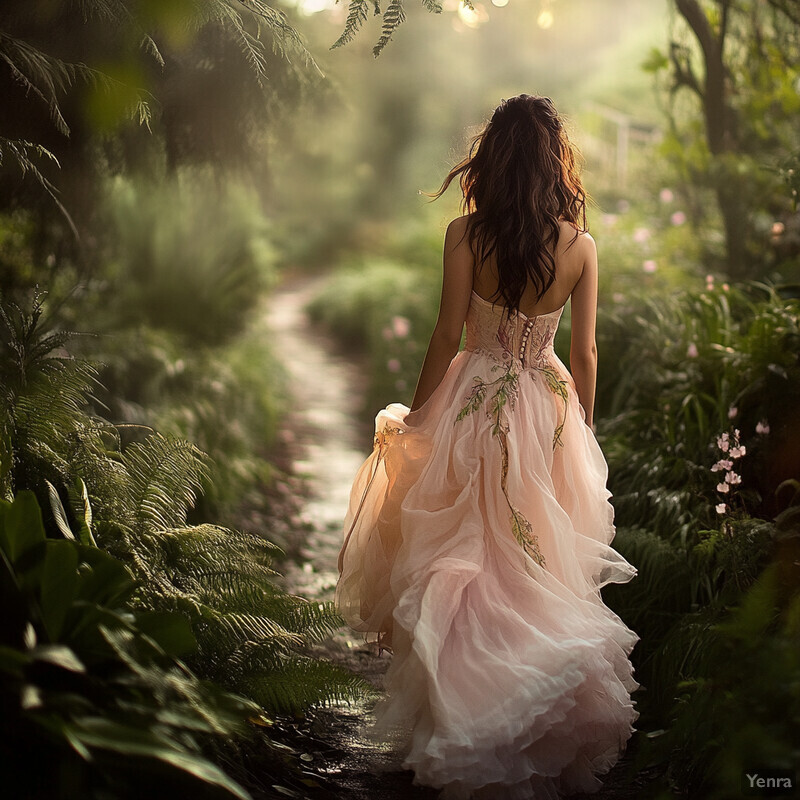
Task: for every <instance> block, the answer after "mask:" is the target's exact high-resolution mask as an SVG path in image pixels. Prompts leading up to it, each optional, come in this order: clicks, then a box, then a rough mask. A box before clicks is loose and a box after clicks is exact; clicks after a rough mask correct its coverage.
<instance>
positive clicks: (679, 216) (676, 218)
mask: <svg viewBox="0 0 800 800" xmlns="http://www.w3.org/2000/svg"><path fill="white" fill-rule="evenodd" d="M669 221H670V222H671V223H672V224H673V225H683V223H684V222H686V214H684V213H683V211H676V212H675V213H674V214H673V215H672V216H671V217H670V218H669Z"/></svg>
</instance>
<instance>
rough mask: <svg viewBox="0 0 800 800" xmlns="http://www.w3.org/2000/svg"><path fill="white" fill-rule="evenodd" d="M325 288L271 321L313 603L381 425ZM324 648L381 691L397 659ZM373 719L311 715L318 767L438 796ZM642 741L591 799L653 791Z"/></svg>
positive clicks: (345, 647) (367, 789)
mask: <svg viewBox="0 0 800 800" xmlns="http://www.w3.org/2000/svg"><path fill="white" fill-rule="evenodd" d="M318 287H319V282H318V281H316V280H304V281H302V282H299V283H294V284H291V283H290V284H288V285H286V286H285V287H284V288H282V289H281V290H280V291H279V292H277V293H276V294H275V295H274V296H273V298H272V302H271V304H270V309H271V310H270V314H269V324H270V328H271V330H272V333H273V346H274V349H275V352H276V353H277V354H279V356H280V358H281V360H282V361H283V363H284V365H285V368H286V370H287V372H288V376H289V382H290V390H291V392H292V396H293V403H292V411H291V413H290V414H289V415H288V417H287V418H286V419H285V421H284V430H283V431H282V434H281V436H282V438H283V440H284V443H285V445H286V450H287V452H288V453H290V454H292V455H293V457H292V459H291V461H292V463H291V465H290V466H291V469H292V471H293V472H294V473H295V474H296V475H297V476H298V477H299V478H300V479H301V480H302V482H303V485H304V486H305V490H306V491H305V495H306V496H305V498H304V499H303V501H302V505H301V508H300V511H299V521H300V523H301V529H302V530H305V531H307V536H306V537H305V539H304V541H303V542H301V543H298V545H297V549H296V552H295V553H294V554H293V555H294V556H295V558H296V563H288V564H286V565H285V566H284V567H283V572H284V575H285V585H286V588H288V589H289V591H291V592H293V593H296V594H300V595H303V596H305V597H308V598H310V599H315V600H332V599H333V591H334V587H335V585H336V578H337V570H336V561H337V557H338V553H339V547H340V544H341V538H342V528H341V526H342V520H343V517H344V513H345V509H346V507H347V502H348V498H349V492H350V486H351V483H352V480H353V477H354V475H355V472H356V470H357V469H358V467H359V466H360V464H361V463H362V461H363V460H364V458H365V456H366V454H367V452H368V451H369V448H370V447H371V438H372V431H371V430H370V429H368V428H366V427H365V425H364V423H363V422H361V421H360V420H359V417H358V411H359V403H360V398H361V397H362V391H363V388H364V386H365V375H364V369H363V368H360V367H359V364H358V362H357V360H356V359H355V358H354V357H352V356H350V355H348V354H343V353H340V352H337V350H336V348H335V347H334V346H333V345H332V343H331V342H330V341H328V340H327V339H326V338H325V336H324V335H323V334H322V333H321V332H320V331H318V330H316V329H314V328H313V327H312V326H311V325H310V324H309V322H308V320H307V319H306V316H305V314H304V311H303V309H304V307H305V305H306V303H307V302H308V301H309V300H310V299H311V298H312V297H313V296H314V293H315V292H316V291H317V289H318ZM317 653H318V655H320V656H322V657H324V658H328V659H331V660H333V661H335V662H337V663H340V664H342V665H344V666H346V667H347V668H348V669H350V670H352V671H354V672H357V673H358V674H360V675H362V676H363V677H364V678H365V679H366V680H368V681H370V683H372V684H373V685H374V686H375V687H376V688H378V689H379V690H380V689H381V688H382V679H383V675H384V673H385V671H386V668H387V667H388V663H389V662H388V658H389V657H388V656H387V655H385V654H384V656H383V657H379V656H377V655H376V654H375V652H374V650H373V649H372V648H370V647H368V646H365V645H364V644H363V641H362V640H361V639H360V638H358V636H357V635H356V634H354V633H352V632H350V631H348V630H341V631H339V632H337V633H336V634H335V635H334V636H332V637H330V638H329V639H328V640H326V641H325V642H323V643H321V644H320V645H319V646H318V648H317ZM370 718H371V711H370V705H369V704H360V705H354V706H345V707H337V708H334V709H330V710H322V711H319V712H315V713H314V715H313V717H312V718H311V719H310V720H309V723H308V726H307V729H306V731H305V733H306V735H307V736H308V737H309V740H310V741H313V742H315V743H316V745H317V746H316V749H315V751H314V754H313V758H314V763H312V764H311V765H310V766H311V768H312V771H313V772H315V773H316V774H317V775H319V776H320V779H321V780H322V782H323V784H324V785H325V786H326V787H328V788H329V789H330V790H331V792H332V795H333V796H334V797H336V798H343V799H345V800H428V799H429V798H435V797H437V795H438V792H436V791H433V790H430V789H423V788H419V787H414V786H413V785H412V774H411V773H409V772H406V771H403V770H402V769H401V767H400V757H399V755H398V754H397V753H395V752H392V750H391V748H390V747H388V746H383V747H382V746H380V745H378V744H375V743H372V742H370V741H368V740H367V739H366V738H365V737H364V736H363V726H364V724H365V723H368V722H369V720H370ZM635 745H636V742H635V740H633V741H632V742H631V746H629V748H628V753H626V755H625V758H624V759H622V760H621V761H620V763H619V764H618V765H617V766H616V767H615V769H614V770H612V772H611V773H610V774H609V775H608V776H607V778H606V781H605V784H604V786H603V788H602V790H601V791H600V792H599V793H597V794H594V795H591V798H592V800H622V799H623V798H631V800H632V799H633V798H640V797H644V796H645V792H644V787H645V785H646V783H647V782H648V781H647V780H646V778H647V777H649V778H652V777H653V776H652V774H651V775H649V776H645V775H641V776H640V777H639V779H638V780H636V781H635V784H634V785H631V783H630V781H627V780H625V773H626V772H627V771H628V770H629V769H630V768H631V766H632V763H633V758H634V752H635ZM623 787H624V788H623ZM570 800H581V798H578V797H574V798H570ZM587 800H588V796H587Z"/></svg>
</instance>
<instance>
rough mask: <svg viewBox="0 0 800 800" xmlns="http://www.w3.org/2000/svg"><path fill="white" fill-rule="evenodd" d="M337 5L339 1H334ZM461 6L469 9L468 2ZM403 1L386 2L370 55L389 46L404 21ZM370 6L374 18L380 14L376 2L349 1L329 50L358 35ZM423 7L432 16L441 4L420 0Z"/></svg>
mask: <svg viewBox="0 0 800 800" xmlns="http://www.w3.org/2000/svg"><path fill="white" fill-rule="evenodd" d="M336 2H337V3H338V2H339V0H336ZM462 2H463V4H464V5H465V6H467V7H471V3H470V2H469V0H462ZM403 3H404V0H387V5H386V10H385V11H384V12H383V18H382V20H381V35H380V38H379V39H378V41H377V43H376V44H375V46H374V47H373V49H372V54H373V55H374V56H375V58H377V57H378V56H379V55H380V54H381V52H382V51H383V48H384V47H386V45H387V44H389V41H390V40H391V38H392V34H394V32H395V31H396V30H397V28H399V27H400V25H401V24H402V23H403V22H404V21H405V18H406V12H405V8H404V7H403ZM370 5H372V7H373V11H374V14H375V16H378V15H379V14H381V6H380V2H379V1H378V0H350V5H349V7H348V10H347V19H346V20H345V24H344V30H343V31H342V33H341V35H340V36H339V38H338V39H337V40H336V41H335V42H334V43H333V44H332V45H331V50H333V49H334V48H336V47H341V46H342V45H344V44H347V43H348V42H349V41H351V40H352V39H353V37H354V36H355V35H356V33H358V31H359V29H360V28H361V26H362V25H363V24H364V23H365V22H366V21H367V16H368V14H369V7H370ZM422 5H423V7H424V8H425V9H426V10H427V11H430V12H431V13H432V14H441V13H442V4H441V3H440V2H439V1H438V0H422Z"/></svg>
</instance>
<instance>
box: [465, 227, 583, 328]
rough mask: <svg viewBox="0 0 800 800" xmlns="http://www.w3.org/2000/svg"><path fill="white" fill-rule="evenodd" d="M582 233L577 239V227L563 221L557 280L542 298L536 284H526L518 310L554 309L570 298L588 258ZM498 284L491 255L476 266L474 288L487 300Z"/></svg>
mask: <svg viewBox="0 0 800 800" xmlns="http://www.w3.org/2000/svg"><path fill="white" fill-rule="evenodd" d="M583 236H584V235H583V234H578V238H577V240H575V229H574V228H573V227H572V226H571V225H570V224H569V223H567V222H562V223H561V235H560V237H559V240H558V245H557V247H556V252H555V254H554V258H555V273H556V274H555V280H554V281H553V283H552V284H551V285H550V287H549V288H548V290H547V291H546V292H545V293H544V295H542V297H541V299H539V300H537V298H536V291H535V289H534V287H533V285H532V284H529V285H528V286H527V287H526V289H525V291H524V292H523V294H522V298H521V299H520V304H519V310H520V311H521V312H522V313H523V314H524V315H525V316H526V317H534V316H537V315H539V314H549V313H552V312H553V311H557V310H558V309H559V308H561V307H562V306H563V305H565V304H566V302H567V300H569V298H570V295H571V294H572V292H573V290H574V289H575V287H576V285H577V283H578V281H579V280H580V277H581V275H582V273H583V267H584V262H585V260H586V248H585V246H584V243H583V241H582V239H583ZM497 285H498V280H497V262H496V260H495V257H494V255H492V257H491V258H490V259H489V261H488V263H486V264H485V265H484V266H483V267H482V268H480V269H476V270H475V273H474V277H473V287H472V288H473V290H474V291H475V292H476V293H477V294H479V295H480V296H481V297H483V298H484V299H485V300H491V299H492V298H493V297H494V295H495V293H496V292H497Z"/></svg>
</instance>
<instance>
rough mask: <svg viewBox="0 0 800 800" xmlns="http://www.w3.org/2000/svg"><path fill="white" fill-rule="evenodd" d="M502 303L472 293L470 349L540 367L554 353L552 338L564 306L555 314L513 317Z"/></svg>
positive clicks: (514, 315) (468, 343)
mask: <svg viewBox="0 0 800 800" xmlns="http://www.w3.org/2000/svg"><path fill="white" fill-rule="evenodd" d="M504 311H505V309H504V308H503V307H502V306H499V305H496V306H493V305H492V304H491V303H490V302H488V301H487V300H483V299H482V298H480V297H478V296H477V295H474V294H473V300H472V302H471V303H470V307H469V311H468V312H467V343H466V349H467V350H483V351H485V352H488V353H491V354H492V355H493V356H495V357H496V358H497V359H499V360H505V359H508V358H509V356H510V357H512V358H514V359H516V360H518V361H520V362H521V364H522V366H523V367H526V368H527V367H541V366H543V365H545V364H546V363H547V362H548V361H549V360H550V359H549V356H550V355H551V354H552V353H553V339H554V337H555V334H556V330H557V329H558V322H559V320H560V319H561V312H562V311H563V308H562V309H558V311H556V312H553V313H552V314H543V315H540V316H536V317H530V318H528V317H526V316H525V315H524V314H520V313H514V314H511V315H510V317H509V316H507V315H506V314H505V313H504Z"/></svg>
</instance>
